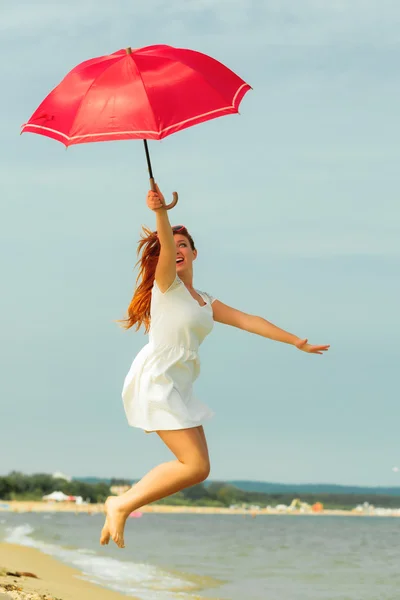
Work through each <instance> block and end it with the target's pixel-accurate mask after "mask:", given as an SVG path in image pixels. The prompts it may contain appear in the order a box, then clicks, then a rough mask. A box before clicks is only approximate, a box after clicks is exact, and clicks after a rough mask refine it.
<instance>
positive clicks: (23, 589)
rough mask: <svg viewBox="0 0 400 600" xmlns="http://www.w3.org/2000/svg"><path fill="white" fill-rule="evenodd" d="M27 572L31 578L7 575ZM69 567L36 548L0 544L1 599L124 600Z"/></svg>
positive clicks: (132, 597) (121, 595)
mask: <svg viewBox="0 0 400 600" xmlns="http://www.w3.org/2000/svg"><path fill="white" fill-rule="evenodd" d="M17 571H20V572H27V573H31V574H34V575H36V576H37V579H36V578H34V577H27V576H21V577H17V576H15V575H6V573H7V572H11V573H16V572H17ZM83 577H84V575H83V573H81V572H80V571H79V570H77V569H74V568H72V567H69V566H68V565H65V564H64V563H62V562H60V561H58V560H57V559H55V558H53V557H52V556H49V555H47V554H44V553H43V552H41V551H40V550H37V549H36V548H29V547H27V546H19V545H16V544H8V543H6V542H1V543H0V597H3V596H2V594H5V596H4V598H5V599H8V598H9V599H10V600H123V598H131V599H134V596H124V595H123V594H119V593H118V592H114V591H112V590H109V589H107V588H104V587H102V586H100V585H97V584H95V583H91V582H89V581H87V580H86V579H83Z"/></svg>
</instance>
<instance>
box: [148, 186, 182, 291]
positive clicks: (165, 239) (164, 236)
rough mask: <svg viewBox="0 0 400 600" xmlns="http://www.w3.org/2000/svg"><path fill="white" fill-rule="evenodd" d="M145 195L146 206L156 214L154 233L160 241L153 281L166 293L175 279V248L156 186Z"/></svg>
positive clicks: (162, 200) (162, 197)
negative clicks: (155, 232)
mask: <svg viewBox="0 0 400 600" xmlns="http://www.w3.org/2000/svg"><path fill="white" fill-rule="evenodd" d="M155 187H156V189H155V191H154V192H153V191H152V190H150V191H149V192H148V194H147V206H148V207H149V208H150V209H151V210H152V211H154V212H155V213H156V231H157V235H158V239H159V241H160V246H161V249H160V256H159V259H158V263H157V268H156V273H155V280H156V283H157V286H158V288H159V289H160V291H161V292H166V291H167V289H168V288H169V287H170V286H171V284H172V283H173V281H174V279H175V277H176V248H175V242H174V236H173V233H172V228H171V224H170V222H169V218H168V212H167V209H166V208H165V199H164V196H163V195H162V193H161V192H160V189H159V187H158V185H157V184H156V186H155Z"/></svg>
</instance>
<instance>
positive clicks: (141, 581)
mask: <svg viewBox="0 0 400 600" xmlns="http://www.w3.org/2000/svg"><path fill="white" fill-rule="evenodd" d="M34 532H35V529H34V528H33V527H32V526H31V525H30V524H28V523H24V524H22V525H18V526H16V527H11V528H8V529H7V532H6V537H5V539H4V541H5V542H8V543H10V544H18V545H21V546H29V547H31V548H36V549H38V550H40V551H41V552H44V553H45V554H48V555H50V556H53V557H54V558H56V559H58V560H60V561H62V562H64V563H66V564H68V565H70V566H72V567H75V568H76V569H78V570H79V571H81V573H82V574H83V577H82V579H86V580H88V581H90V582H92V583H95V584H98V585H102V586H103V587H107V588H109V589H112V590H115V591H117V592H121V593H123V594H133V595H135V596H136V597H137V598H140V600H176V599H177V598H182V599H187V600H189V599H192V600H193V598H194V597H195V596H194V595H193V592H195V591H197V590H198V589H199V588H198V585H196V583H195V582H193V581H190V580H189V579H184V578H183V577H182V578H181V577H179V576H178V575H175V574H172V573H169V572H168V571H166V570H163V569H160V568H158V567H154V566H152V565H148V564H144V563H134V562H123V561H120V560H118V559H115V558H110V557H105V556H100V555H98V554H96V553H95V552H94V551H92V550H86V549H84V548H79V549H74V550H72V549H67V548H63V547H61V546H56V545H55V544H49V543H46V542H43V541H41V540H38V539H35V538H34V537H32V534H33V533H34ZM191 592H192V593H191Z"/></svg>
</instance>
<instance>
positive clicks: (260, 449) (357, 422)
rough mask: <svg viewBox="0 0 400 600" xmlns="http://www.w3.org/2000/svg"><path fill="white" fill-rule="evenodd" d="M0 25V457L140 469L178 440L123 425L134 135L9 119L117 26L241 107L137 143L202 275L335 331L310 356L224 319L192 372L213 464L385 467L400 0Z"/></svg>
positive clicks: (26, 467) (141, 188)
mask: <svg viewBox="0 0 400 600" xmlns="http://www.w3.org/2000/svg"><path fill="white" fill-rule="evenodd" d="M3 4H4V6H3V16H2V20H1V23H0V31H1V36H0V46H1V51H2V56H3V58H4V57H5V58H6V60H3V61H2V67H1V70H2V73H1V75H2V89H3V93H2V95H1V98H0V103H1V110H0V123H1V128H2V136H1V143H0V181H1V195H0V203H1V216H2V218H1V222H0V233H1V236H0V243H1V250H2V252H1V255H0V256H1V258H0V261H1V265H0V267H1V273H2V293H1V300H0V302H1V311H0V315H1V317H0V318H1V332H2V344H1V346H0V361H1V365H2V368H1V378H0V398H1V404H0V411H1V412H0V420H1V423H2V427H1V436H0V472H1V473H6V472H8V471H10V470H11V469H19V470H22V471H24V472H28V473H29V472H37V471H49V472H51V471H55V470H62V471H64V472H67V473H70V474H74V475H87V474H91V475H98V476H121V477H132V478H138V477H140V476H142V475H143V474H144V473H145V472H146V471H147V470H148V469H149V468H151V467H152V466H154V465H155V464H157V463H158V462H160V461H162V460H165V459H167V458H169V456H170V455H169V452H168V451H167V450H166V449H165V448H164V447H163V446H162V443H161V441H160V440H159V439H158V438H157V436H146V435H145V434H144V433H142V432H141V431H140V430H136V429H132V428H130V427H129V426H128V425H127V423H126V419H125V415H124V412H123V407H122V401H121V397H120V393H121V387H122V382H123V378H124V377H125V374H126V372H127V370H128V369H129V366H130V362H131V360H132V359H133V357H134V355H135V354H136V352H137V351H138V350H139V349H140V348H141V347H142V345H143V344H144V343H145V342H146V338H145V337H144V335H143V334H142V333H138V334H136V333H133V332H128V333H127V332H124V331H122V330H121V329H119V328H118V327H117V326H116V325H115V323H114V320H116V319H118V318H120V317H121V316H123V314H124V311H125V309H126V306H127V305H128V303H129V300H130V297H131V293H132V290H133V285H134V277H135V274H134V272H133V270H132V269H133V265H134V263H135V260H136V259H135V252H136V241H137V239H138V236H139V231H140V227H141V224H147V225H149V226H152V225H153V224H154V218H153V215H152V214H151V213H150V212H149V211H148V209H147V208H146V206H145V195H146V191H147V187H148V182H147V171H146V165H145V161H144V155H143V149H142V144H141V142H135V141H130V142H113V143H100V144H83V145H80V146H74V147H72V148H70V149H68V151H66V150H65V148H64V147H63V146H62V145H61V144H59V143H58V142H55V141H53V140H50V139H47V138H44V137H42V136H36V135H31V134H24V135H23V136H21V137H20V136H19V127H20V125H21V124H22V123H23V122H24V121H25V120H27V119H28V118H29V116H30V115H31V114H32V113H33V111H34V110H35V109H36V107H37V106H38V104H39V103H40V102H41V100H42V99H43V98H44V97H45V96H46V95H47V94H48V92H49V91H50V90H51V89H52V88H53V87H54V86H55V85H57V84H58V83H59V81H61V79H62V78H63V77H64V75H65V74H66V73H67V72H68V71H69V70H70V69H71V68H73V67H74V66H75V65H76V64H78V63H79V62H81V61H83V60H86V59H88V58H91V57H94V56H100V55H104V54H108V53H111V52H114V51H116V50H118V49H120V48H123V47H125V46H128V45H131V46H132V47H140V46H146V45H151V44H154V43H167V44H171V45H174V46H182V47H188V48H192V49H196V50H200V51H202V52H205V53H207V54H210V55H212V56H214V57H215V58H217V59H218V60H220V61H222V62H224V63H226V64H227V65H228V66H229V67H230V68H232V69H233V70H234V71H236V72H237V73H238V74H239V75H240V76H241V77H243V78H244V79H245V80H246V81H247V82H248V83H250V85H252V87H253V88H254V89H253V91H251V92H249V93H248V94H247V95H246V97H245V98H244V100H243V102H242V105H241V115H240V116H230V117H224V118H222V119H216V120H214V121H211V122H209V123H206V124H203V125H201V126H197V127H194V128H191V129H187V130H185V131H183V132H181V133H179V134H176V135H173V136H170V137H168V138H166V139H165V140H163V141H162V142H152V143H151V145H150V148H151V153H152V158H153V167H154V171H155V176H156V178H157V180H158V182H159V184H160V187H161V188H162V189H163V190H164V192H165V194H166V195H167V197H169V196H170V194H171V192H172V190H173V189H177V190H178V191H179V193H180V198H181V200H180V202H179V204H178V206H177V208H176V209H175V210H174V211H173V215H171V218H172V220H173V222H175V223H182V222H183V223H185V224H187V226H188V228H189V229H190V230H191V231H192V233H193V236H194V238H195V240H196V243H197V246H198V249H199V257H198V260H197V263H196V270H195V285H196V287H198V288H199V289H203V290H206V291H208V292H210V293H211V294H213V295H215V296H217V297H218V298H219V299H221V300H222V301H223V302H226V303H227V304H230V305H232V306H235V307H237V308H239V309H241V310H244V311H247V312H252V313H255V314H259V315H261V316H264V317H265V318H267V319H269V320H271V321H272V322H274V323H276V324H277V325H279V326H281V327H283V328H285V329H288V330H289V331H291V332H293V333H295V334H297V335H299V336H304V337H308V338H309V340H310V342H311V343H318V344H319V343H321V344H325V343H330V344H331V350H330V352H329V353H328V355H326V356H323V357H320V356H309V355H306V354H303V353H300V352H298V351H296V350H295V349H294V348H292V347H290V346H286V345H283V344H278V343H274V342H271V341H269V340H265V339H263V338H259V337H256V336H252V335H250V334H246V333H244V332H241V331H238V330H235V329H232V328H227V327H224V326H221V325H217V326H216V327H215V330H214V332H213V334H212V336H211V337H210V338H209V339H207V340H206V342H205V343H204V346H203V347H202V374H201V377H200V380H199V381H198V384H197V387H196V391H197V393H198V395H199V396H200V397H201V399H202V400H204V401H205V402H206V403H208V404H209V405H210V406H211V407H212V408H213V409H214V411H215V412H216V416H215V417H214V419H213V421H211V422H210V423H208V424H206V427H205V428H206V433H207V436H208V440H209V445H210V451H211V461H212V473H211V478H212V479H229V478H237V479H258V480H264V481H281V482H328V481H329V482H335V483H342V484H364V485H400V479H399V477H400V476H399V473H398V472H397V473H395V472H393V471H392V468H393V467H394V466H395V465H399V464H400V447H399V442H398V427H399V426H398V423H399V418H400V405H399V402H398V398H399V392H398V382H397V371H398V364H399V349H398V339H399V336H400V319H399V316H398V306H399V295H400V283H399V273H400V269H399V267H400V243H399V233H400V225H399V222H400V220H399V217H400V206H399V200H398V188H399V183H400V176H399V169H398V164H399V161H400V150H399V145H398V139H399V135H400V121H399V119H398V110H399V109H398V102H399V92H400V83H399V79H398V64H399V59H400V48H399V41H400V34H399V25H400V5H399V4H398V3H396V2H394V1H390V0H383V1H381V2H379V3H378V2H373V1H370V0H363V1H362V2H361V1H356V0H353V1H352V0H350V1H348V2H344V1H337V2H331V3H325V2H322V1H317V0H301V2H298V3H293V2H291V1H289V0H280V1H279V2H278V1H272V0H264V1H261V0H260V1H256V0H254V1H250V0H248V1H247V2H244V1H241V0H220V1H219V2H214V1H211V0H202V1H190V0H185V1H183V0H171V1H170V2H164V0H147V2H146V3H133V2H126V1H125V0H116V1H115V2H113V3H112V4H106V3H104V5H102V4H101V3H99V2H96V3H95V2H88V1H81V2H78V1H76V0H71V1H69V2H61V3H52V2H48V3H46V2H37V3H35V4H29V3H22V2H20V3H18V4H15V3H12V2H11V0H5V2H4V3H3Z"/></svg>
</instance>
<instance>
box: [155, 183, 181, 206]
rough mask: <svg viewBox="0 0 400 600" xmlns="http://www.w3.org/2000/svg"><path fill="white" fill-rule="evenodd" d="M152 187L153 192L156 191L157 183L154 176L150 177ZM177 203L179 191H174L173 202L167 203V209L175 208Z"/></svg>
mask: <svg viewBox="0 0 400 600" xmlns="http://www.w3.org/2000/svg"><path fill="white" fill-rule="evenodd" d="M150 187H151V189H152V191H153V192H155V191H156V183H155V181H154V179H153V177H150ZM177 203H178V192H172V202H170V203H169V204H166V205H165V210H171V208H174V206H176V205H177Z"/></svg>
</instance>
